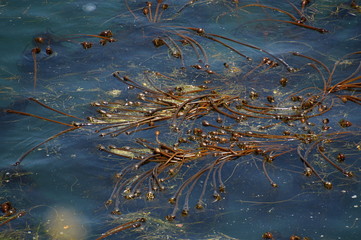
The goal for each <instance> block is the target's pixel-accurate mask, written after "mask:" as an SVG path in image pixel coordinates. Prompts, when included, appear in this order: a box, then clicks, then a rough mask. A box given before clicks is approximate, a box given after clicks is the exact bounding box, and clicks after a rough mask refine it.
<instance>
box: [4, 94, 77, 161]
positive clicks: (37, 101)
mask: <svg viewBox="0 0 361 240" xmlns="http://www.w3.org/2000/svg"><path fill="white" fill-rule="evenodd" d="M29 100H31V101H33V102H35V103H37V104H39V105H41V106H42V107H45V108H47V109H49V110H51V111H54V112H56V113H59V114H62V115H64V116H67V117H71V118H75V119H78V120H82V119H81V118H78V117H75V116H73V115H70V114H67V113H64V112H61V111H59V110H56V109H54V108H52V107H50V106H47V105H46V104H44V103H42V102H40V101H39V100H36V99H35V98H29ZM6 112H7V113H14V114H19V115H23V116H29V117H34V118H38V119H41V120H45V121H48V122H53V123H57V124H60V125H64V126H67V127H70V128H68V129H65V130H63V131H61V132H59V133H57V134H55V135H53V136H51V137H49V138H47V139H46V140H45V141H43V142H41V143H39V144H37V145H36V146H34V147H32V148H31V149H29V150H28V151H26V152H25V153H24V154H23V155H21V157H20V158H19V159H18V160H17V161H16V162H15V164H14V165H15V166H17V165H20V164H21V162H22V161H23V160H24V159H25V158H26V157H27V156H28V155H29V154H30V153H31V152H33V151H34V150H35V149H37V148H38V147H40V146H41V145H43V144H45V143H47V142H49V141H51V140H53V139H55V138H57V137H59V136H60V135H63V134H65V133H67V132H71V131H73V130H76V129H78V128H81V127H82V125H81V124H78V123H72V124H69V123H64V122H60V121H56V120H53V119H49V118H45V117H41V116H38V115H34V114H31V113H26V112H20V111H16V110H11V109H7V110H6Z"/></svg>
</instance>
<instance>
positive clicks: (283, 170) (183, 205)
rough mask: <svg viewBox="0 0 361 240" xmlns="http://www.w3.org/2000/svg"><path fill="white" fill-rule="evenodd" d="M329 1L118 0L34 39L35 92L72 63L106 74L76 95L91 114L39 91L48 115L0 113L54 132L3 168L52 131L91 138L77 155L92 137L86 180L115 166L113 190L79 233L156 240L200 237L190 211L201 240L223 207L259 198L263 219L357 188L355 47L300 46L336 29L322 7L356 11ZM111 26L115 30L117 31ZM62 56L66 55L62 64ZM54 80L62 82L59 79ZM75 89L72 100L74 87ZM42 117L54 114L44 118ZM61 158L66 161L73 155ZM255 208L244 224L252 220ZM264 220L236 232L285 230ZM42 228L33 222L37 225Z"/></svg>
mask: <svg viewBox="0 0 361 240" xmlns="http://www.w3.org/2000/svg"><path fill="white" fill-rule="evenodd" d="M329 4H330V5H319V3H310V2H309V1H301V3H300V2H296V1H292V2H289V1H285V2H284V3H272V4H270V3H268V2H263V1H257V2H242V3H241V2H239V1H225V0H222V1H185V2H179V1H148V2H146V3H144V2H142V1H130V0H128V1H124V6H123V7H124V8H125V9H126V12H124V13H122V14H120V15H119V16H117V17H115V18H111V19H109V21H107V23H114V24H113V25H109V26H107V27H106V28H104V27H103V26H101V27H102V30H101V31H97V30H96V29H94V32H95V33H94V32H93V33H91V34H88V33H86V34H83V33H77V34H74V35H72V36H65V37H54V36H52V35H51V34H39V35H37V36H36V37H35V38H34V41H33V47H32V48H31V50H30V53H31V57H30V58H29V59H31V61H32V66H31V67H30V69H32V74H33V75H32V82H33V88H34V90H35V93H36V91H39V90H40V89H42V88H44V89H48V90H49V89H52V91H53V92H56V90H55V88H51V87H50V86H54V84H56V83H50V82H46V78H45V76H47V75H48V74H49V76H52V74H54V75H58V76H57V78H58V79H59V78H61V77H64V78H65V79H66V78H68V77H69V76H70V75H71V74H72V72H71V71H74V70H75V72H74V74H75V75H76V76H78V75H79V74H76V71H83V69H87V67H88V66H92V69H88V70H85V71H84V74H86V75H87V76H88V74H90V75H94V74H97V73H99V74H100V73H101V72H104V71H105V72H107V73H106V74H107V75H106V82H105V81H104V82H103V83H104V84H101V85H102V86H100V87H98V88H93V89H91V88H90V89H89V91H88V93H90V91H94V92H96V94H97V99H94V98H93V97H90V96H89V97H88V98H87V100H88V102H89V101H91V102H92V104H91V108H86V107H84V106H81V109H83V110H81V111H79V112H76V111H75V109H76V107H74V106H73V107H72V108H71V114H70V113H68V110H67V109H65V108H62V107H60V108H59V105H61V104H60V103H59V104H57V105H55V106H56V107H54V105H53V104H51V103H50V104H49V102H51V101H49V99H47V98H46V97H44V96H46V95H43V96H42V97H31V98H29V99H28V102H29V103H31V104H35V105H36V104H37V105H38V106H42V107H45V108H47V111H48V112H47V113H44V114H34V113H28V112H25V111H23V110H22V109H19V110H18V109H8V110H6V112H7V113H15V114H21V115H25V116H31V117H36V118H39V119H42V120H45V121H48V122H52V123H53V124H54V123H55V124H60V125H62V126H65V127H66V129H63V130H62V131H60V132H58V133H55V134H54V135H53V136H51V137H49V138H47V139H46V140H45V141H44V140H43V141H42V142H41V141H39V142H40V143H38V144H34V145H33V146H34V147H32V148H31V149H30V150H29V151H27V152H25V153H24V154H23V155H22V156H21V157H20V158H19V159H18V161H16V162H14V163H15V165H17V167H19V165H22V166H23V167H25V166H26V161H25V162H23V161H24V160H26V158H31V156H32V153H33V152H34V151H35V150H38V149H39V148H40V147H43V146H46V144H45V143H49V142H50V141H51V140H54V139H59V137H60V136H62V137H64V138H67V137H68V136H65V135H64V134H66V133H69V132H72V133H73V134H76V136H77V137H80V136H81V135H86V136H87V138H90V139H91V140H92V145H90V146H88V147H89V149H91V147H93V148H94V149H95V145H98V149H100V150H101V153H100V154H99V158H100V159H101V160H100V161H101V162H96V164H95V166H96V168H95V169H96V170H95V172H97V173H96V175H99V178H105V176H104V175H105V174H103V173H102V172H103V171H104V173H107V174H109V175H110V173H115V174H114V177H113V179H114V185H113V186H111V185H110V183H109V182H107V189H108V190H109V189H110V188H113V190H112V192H111V193H109V197H108V198H107V196H104V194H102V195H101V197H102V201H103V202H105V208H106V209H107V210H106V211H101V212H102V213H103V214H107V213H110V215H111V217H112V218H114V219H116V220H115V221H114V222H112V223H111V226H104V225H105V223H106V222H107V218H108V216H105V215H101V220H100V221H101V223H99V222H98V224H100V225H102V227H100V228H97V229H94V231H90V232H92V238H98V239H102V238H111V237H119V236H121V235H122V234H124V236H128V235H130V236H137V237H138V238H139V239H147V237H148V239H149V238H152V239H157V238H159V239H165V238H162V237H164V236H159V235H160V234H162V232H164V233H167V234H168V235H167V236H168V237H171V238H181V237H184V238H187V237H188V238H189V237H191V238H194V237H195V236H196V237H197V239H202V238H204V237H203V236H206V235H205V234H204V233H202V232H200V233H197V234H198V235H197V234H196V233H194V232H193V231H195V230H194V229H196V228H192V227H191V226H192V223H194V224H195V223H198V220H199V219H202V220H201V221H199V222H200V223H199V226H201V225H202V226H212V229H215V230H214V231H215V232H216V233H215V234H214V236H209V237H210V238H215V239H222V237H223V238H224V239H232V237H227V235H228V234H227V235H223V233H220V232H223V229H227V226H226V224H230V222H231V220H232V218H233V216H232V215H231V214H229V213H226V212H225V213H224V216H222V209H223V208H224V207H225V206H227V204H228V203H229V201H235V200H238V202H241V203H243V204H247V203H249V204H256V205H260V206H267V205H268V204H272V205H274V206H275V207H272V208H270V209H269V210H268V213H271V212H272V211H273V209H277V210H279V211H280V210H281V209H283V207H284V209H287V206H288V205H287V204H289V203H292V202H293V201H300V199H303V197H307V198H310V199H312V198H313V197H317V196H321V195H322V196H328V195H332V194H336V193H335V192H336V191H337V192H339V190H341V189H342V191H345V192H347V191H348V190H345V189H352V188H353V186H356V187H355V188H357V186H358V184H359V183H358V178H357V175H358V173H359V171H360V167H359V163H358V160H359V150H360V148H361V147H360V141H359V134H360V132H359V120H360V119H359V118H358V117H357V116H355V114H354V112H356V111H358V110H359V105H360V100H361V98H360V96H359V93H358V92H359V91H360V86H361V85H360V53H361V52H360V51H359V49H348V50H347V53H346V55H344V54H345V53H343V54H337V52H336V51H332V52H330V53H324V52H321V51H318V50H316V48H317V46H313V44H314V43H315V40H318V39H319V40H320V41H325V42H327V41H328V40H329V39H330V38H332V37H333V36H337V34H335V33H334V30H335V28H336V27H339V26H338V25H337V23H336V24H335V23H333V21H336V20H339V19H338V17H339V15H338V14H334V13H333V12H331V11H330V9H333V10H335V11H337V12H339V11H340V10H341V11H347V13H346V17H347V16H354V15H356V16H357V14H358V9H359V8H358V5H357V3H356V2H354V1H352V2H351V3H349V4H348V5H339V6H336V5H335V6H333V5H332V3H329ZM190 18H192V19H190ZM203 18H204V19H207V21H209V22H208V23H207V24H206V23H205V20H203V21H202V19H203ZM122 19H125V21H123V20H122ZM232 19H233V21H231V20H232ZM197 21H199V23H198V22H197ZM120 22H122V24H123V25H122V26H119V25H117V24H118V23H120ZM201 25H202V26H201ZM205 25H207V26H205ZM104 29H105V30H104ZM107 29H111V30H107ZM119 29H120V30H119ZM224 29H227V31H225V30H224ZM286 33H287V34H286ZM281 35H282V36H283V37H281ZM306 35H307V37H305V36H306ZM330 35H331V37H329V36H330ZM97 42H99V46H96V44H98V43H97ZM52 45H54V48H53V46H52ZM134 45H136V46H139V47H137V49H134ZM351 45H352V44H351ZM132 46H133V48H132V49H131V47H132ZM283 46H286V47H287V48H286V49H283V48H282V47H283ZM82 48H83V49H82ZM54 49H56V50H54ZM61 50H64V52H66V53H67V54H69V56H67V57H68V59H69V62H67V61H64V59H66V58H64V55H63V56H62V53H61ZM72 52H73V53H72ZM341 52H344V51H341ZM57 53H59V54H58V55H56V54H57ZM124 53H126V55H127V56H124ZM39 54H43V55H39ZM71 55H73V56H77V58H75V59H76V60H74V58H73V57H70V56H71ZM342 55H344V56H342ZM39 56H42V57H39ZM123 56H124V60H123V59H122V57H123ZM44 57H45V58H44ZM48 57H49V58H48ZM44 59H46V60H44ZM60 59H62V61H64V62H62V61H60ZM79 59H82V60H79ZM52 61H54V63H55V62H57V63H56V67H53V66H52V65H51V62H52ZM121 61H122V63H123V62H125V63H126V64H121V63H120V62H121ZM45 65H48V66H52V67H51V68H45V67H44V66H45ZM54 65H55V64H54ZM72 65H74V66H72ZM64 66H68V67H67V68H64ZM79 66H82V68H81V69H80V68H78V67H79ZM94 67H95V68H94ZM97 67H99V71H98V70H96V69H97ZM63 68H64V69H66V70H65V71H64V72H62V69H63ZM111 73H112V74H111ZM110 75H113V76H112V77H110ZM79 76H80V75H79ZM99 78H101V77H94V78H91V79H94V80H95V81H99ZM50 79H52V80H54V78H52V77H50ZM74 84H76V83H75V82H74ZM109 86H111V87H109ZM102 87H104V90H101V88H102ZM57 88H58V89H62V86H61V84H60V85H59V86H57ZM75 89H76V90H75ZM75 89H73V90H72V93H74V94H76V92H81V91H82V90H81V89H82V88H75ZM92 96H93V95H92ZM83 97H84V98H85V97H86V96H85V95H84V96H83ZM98 99H99V100H98ZM94 100H95V101H94ZM69 102H70V101H69ZM63 103H66V102H65V101H64V102H63ZM66 104H68V103H66ZM33 106H34V105H33ZM58 109H62V110H61V111H59V110H58ZM84 109H85V110H84ZM94 109H96V111H97V112H98V114H94ZM51 112H54V115H51V114H50V117H48V116H47V114H49V113H51ZM74 112H76V114H75V113H74ZM85 118H87V119H85ZM72 121H74V122H72ZM94 133H95V134H94ZM99 135H100V137H98V136H99ZM73 136H75V135H73ZM93 136H94V137H93ZM77 137H76V138H77ZM68 138H69V137H68ZM80 141H81V140H80V139H79V140H78V141H75V140H74V141H73V142H74V143H75V142H80ZM70 145H71V144H68V145H66V146H67V148H68V147H69V146H70ZM59 152H61V151H59ZM71 156H72V157H74V159H76V153H73V154H72V155H71ZM104 159H105V160H104ZM67 164H70V165H71V163H67ZM109 175H107V176H106V178H108V179H109ZM64 178H65V177H64ZM78 181H86V180H79V179H78V178H75V180H74V179H73V181H72V184H71V187H70V189H71V191H73V190H74V186H77V183H78ZM267 183H269V184H267ZM269 185H270V186H271V187H269ZM247 186H251V187H247ZM295 186H297V187H295ZM292 188H295V190H293V189H292ZM323 188H325V189H326V190H323ZM327 191H328V192H327ZM350 191H351V190H350ZM285 192H288V193H289V195H290V196H289V195H288V194H285ZM351 192H352V191H351ZM241 193H242V194H241ZM277 195H279V196H277ZM292 195H293V196H292ZM86 197H87V198H89V195H88V194H86ZM90 198H92V197H91V196H90ZM239 198H241V200H239ZM324 198H325V197H323V198H322V199H324ZM167 199H168V202H169V203H170V204H167ZM320 201H323V200H320ZM132 202H134V203H132ZM330 202H332V200H329V201H328V203H330ZM155 205H160V206H162V207H163V209H161V210H160V209H157V208H153V209H154V210H152V211H151V214H150V215H147V216H140V215H141V213H142V211H143V208H145V207H146V206H155ZM98 206H99V207H102V204H99V205H98ZM193 206H194V207H195V209H194V210H193V209H192V207H193ZM238 206H239V205H238ZM276 206H277V207H276ZM260 208H262V207H260ZM151 209H152V208H151ZM98 211H99V210H98ZM242 211H243V209H242ZM247 211H248V210H245V212H243V213H242V216H247V213H246V212H247ZM297 211H298V209H297V210H296V209H295V210H293V211H292V214H294V213H295V214H296V212H297ZM133 213H134V216H133V215H132V214H133ZM285 213H287V210H285ZM137 214H138V215H139V214H140V215H139V216H138V215H137ZM217 214H219V215H217ZM97 215H98V214H97ZM180 215H182V216H183V217H181V216H180ZM211 215H212V216H213V215H215V216H214V217H213V218H212V216H211ZM186 216H187V217H186ZM256 216H257V213H255V214H253V215H251V214H250V216H249V218H252V217H253V218H257V219H260V220H264V219H265V217H264V216H259V217H256ZM271 216H274V217H272V222H278V221H277V220H275V219H277V216H278V215H271ZM97 217H98V216H97ZM164 217H165V218H164ZM227 217H228V218H227ZM274 218H275V219H274ZM165 219H167V220H174V219H176V222H175V223H174V222H168V221H165ZM235 219H236V220H233V221H234V222H235V223H236V224H238V223H241V221H240V220H239V219H237V218H235ZM242 221H243V220H242ZM244 221H245V222H249V221H247V220H244ZM355 221H356V220H355ZM155 223H156V224H155ZM242 223H244V222H242ZM281 223H282V221H280V224H281ZM152 224H153V225H152ZM183 224H186V225H183ZM212 224H213V225H212ZM4 225H6V223H5V224H4ZM89 225H91V224H89ZM148 225H149V227H147V226H148ZM195 225H198V224H195ZM61 226H63V225H61ZM64 226H66V225H64ZM152 226H156V227H155V228H154V229H152ZM183 226H190V228H188V227H187V228H185V227H183ZM230 226H232V224H230ZM268 226H269V225H266V224H265V223H262V226H261V227H260V226H259V227H258V232H257V233H254V234H252V233H251V231H250V233H248V234H247V236H251V235H252V236H258V237H259V238H260V237H262V238H264V239H283V237H282V236H281V235H277V233H276V234H274V233H275V232H277V231H278V230H277V228H279V229H282V230H283V231H284V228H282V227H281V226H278V227H277V224H274V225H273V224H272V226H273V227H272V228H271V229H270V228H269V227H268ZM160 227H163V228H162V230H159V228H160ZM41 228H43V229H46V228H47V227H46V224H42V226H41ZM91 228H92V227H91ZM200 228H201V227H200ZM172 229H173V230H174V231H173V230H172ZM268 230H272V231H269V232H267V231H268ZM123 231H124V232H123ZM159 231H160V232H159ZM279 231H281V230H279ZM125 232H127V233H125ZM149 232H152V234H149ZM227 232H230V233H232V234H234V236H237V237H241V236H242V235H241V234H239V233H235V231H224V234H226V233H227ZM287 232H290V234H288V233H285V234H283V235H287V236H291V234H298V235H302V236H305V235H307V236H316V235H315V234H313V233H311V234H310V233H309V232H308V231H307V230H302V231H301V230H299V229H297V227H295V226H293V227H292V226H290V227H289V229H288V231H287ZM262 233H264V234H263V235H262ZM299 233H300V234H299ZM133 234H134V235H133ZM201 234H203V235H202V236H201ZM128 237H129V236H128ZM292 237H293V239H297V238H296V237H297V235H293V236H292Z"/></svg>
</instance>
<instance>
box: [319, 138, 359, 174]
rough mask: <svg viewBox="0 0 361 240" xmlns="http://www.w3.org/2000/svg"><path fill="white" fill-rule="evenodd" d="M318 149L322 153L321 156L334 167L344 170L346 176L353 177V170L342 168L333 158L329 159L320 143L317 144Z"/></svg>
mask: <svg viewBox="0 0 361 240" xmlns="http://www.w3.org/2000/svg"><path fill="white" fill-rule="evenodd" d="M317 150H318V152H319V153H320V154H321V156H322V157H323V158H324V159H325V160H326V161H327V162H328V163H329V164H331V165H332V166H333V167H334V168H336V169H337V170H339V171H340V172H342V173H343V174H344V175H345V176H346V177H353V175H354V174H353V172H351V171H346V170H344V169H343V168H341V167H340V166H338V165H337V164H336V163H335V162H333V161H332V160H331V159H329V158H328V157H327V156H326V155H325V153H324V148H323V147H322V146H320V145H318V146H317Z"/></svg>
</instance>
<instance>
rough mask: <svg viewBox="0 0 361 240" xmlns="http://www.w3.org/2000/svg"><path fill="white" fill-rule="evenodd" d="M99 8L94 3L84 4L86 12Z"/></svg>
mask: <svg viewBox="0 0 361 240" xmlns="http://www.w3.org/2000/svg"><path fill="white" fill-rule="evenodd" d="M96 8H97V6H96V5H95V4H94V3H87V4H84V5H83V7H82V9H83V11H84V12H92V11H94V10H95V9H96Z"/></svg>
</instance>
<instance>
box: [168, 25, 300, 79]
mask: <svg viewBox="0 0 361 240" xmlns="http://www.w3.org/2000/svg"><path fill="white" fill-rule="evenodd" d="M164 27H167V26H164ZM168 27H174V28H182V29H188V30H192V31H194V32H196V34H197V35H199V36H201V37H205V38H208V39H210V40H212V41H215V42H217V43H220V44H222V45H223V46H225V47H227V48H229V49H231V50H232V51H235V52H236V53H237V54H239V55H240V56H242V57H245V58H246V59H247V60H252V59H251V58H250V57H247V56H245V55H244V54H242V53H240V52H239V51H238V50H236V49H235V48H233V47H232V46H230V45H228V44H226V43H224V42H222V41H220V40H219V39H216V38H221V39H224V40H227V41H230V42H233V43H236V44H239V45H242V46H245V47H248V48H252V49H256V50H258V51H261V52H263V53H265V54H267V55H269V56H271V57H273V58H274V59H276V60H277V61H278V62H280V63H281V64H282V65H284V66H285V67H286V68H287V70H288V71H289V72H294V71H296V70H295V68H293V67H291V66H290V65H288V64H287V63H286V62H285V61H284V60H283V59H281V58H278V57H276V56H274V55H273V54H271V53H270V52H268V51H266V50H264V49H262V48H259V47H257V46H254V45H251V44H248V43H243V42H240V41H237V40H234V39H232V38H228V37H225V36H221V35H218V34H213V33H207V32H206V31H205V30H204V29H203V28H194V27H180V26H168ZM274 66H276V65H274Z"/></svg>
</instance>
